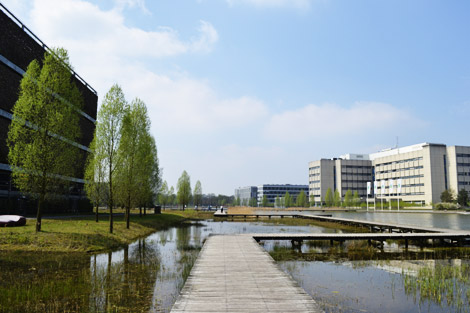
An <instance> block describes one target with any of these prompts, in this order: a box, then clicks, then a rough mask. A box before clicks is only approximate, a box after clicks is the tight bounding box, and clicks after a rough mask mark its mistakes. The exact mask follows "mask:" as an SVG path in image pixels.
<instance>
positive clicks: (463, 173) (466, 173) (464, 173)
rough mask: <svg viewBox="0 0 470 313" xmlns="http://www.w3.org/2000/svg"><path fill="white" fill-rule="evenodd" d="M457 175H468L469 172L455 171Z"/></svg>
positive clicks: (469, 174)
mask: <svg viewBox="0 0 470 313" xmlns="http://www.w3.org/2000/svg"><path fill="white" fill-rule="evenodd" d="M457 175H458V176H470V173H469V172H459V173H457Z"/></svg>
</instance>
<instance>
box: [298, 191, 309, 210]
mask: <svg viewBox="0 0 470 313" xmlns="http://www.w3.org/2000/svg"><path fill="white" fill-rule="evenodd" d="M296 205H297V206H298V207H301V208H305V207H306V206H307V196H306V195H305V191H303V190H301V191H300V193H299V196H298V197H297V201H296Z"/></svg>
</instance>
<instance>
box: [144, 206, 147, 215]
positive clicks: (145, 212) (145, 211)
mask: <svg viewBox="0 0 470 313" xmlns="http://www.w3.org/2000/svg"><path fill="white" fill-rule="evenodd" d="M145 215H147V206H144V216H145Z"/></svg>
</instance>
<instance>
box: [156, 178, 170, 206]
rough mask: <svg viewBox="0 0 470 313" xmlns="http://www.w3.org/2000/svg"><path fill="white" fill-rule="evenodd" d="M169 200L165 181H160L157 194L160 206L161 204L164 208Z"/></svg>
mask: <svg viewBox="0 0 470 313" xmlns="http://www.w3.org/2000/svg"><path fill="white" fill-rule="evenodd" d="M169 200H170V199H169V197H168V184H167V182H166V181H164V182H163V183H162V186H161V187H160V192H159V194H158V202H159V203H160V205H161V206H163V209H165V207H166V205H167V204H168V201H169Z"/></svg>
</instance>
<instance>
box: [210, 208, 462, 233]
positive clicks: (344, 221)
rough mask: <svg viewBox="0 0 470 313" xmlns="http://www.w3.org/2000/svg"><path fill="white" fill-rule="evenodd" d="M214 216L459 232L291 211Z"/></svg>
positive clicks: (391, 229) (411, 230) (406, 230)
mask: <svg viewBox="0 0 470 313" xmlns="http://www.w3.org/2000/svg"><path fill="white" fill-rule="evenodd" d="M214 216H216V217H222V218H224V217H225V218H231V219H234V218H236V217H238V218H244V219H246V218H247V217H255V218H260V217H268V218H271V217H279V218H283V217H292V218H304V219H312V220H318V221H323V222H333V223H339V224H344V225H351V226H359V227H366V228H369V229H370V231H371V232H375V231H377V232H383V231H388V232H390V233H392V232H400V233H403V232H405V233H406V232H411V233H415V232H420V233H442V232H461V231H454V230H451V229H445V228H432V227H421V226H415V225H404V224H394V223H381V222H374V221H365V220H357V219H349V218H340V217H332V216H329V215H311V214H291V213H258V214H257V213H251V214H227V213H219V212H217V213H215V214H214Z"/></svg>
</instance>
